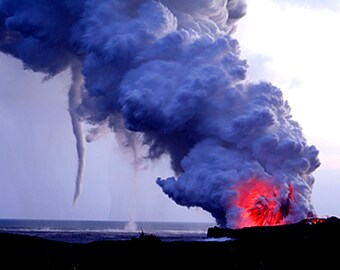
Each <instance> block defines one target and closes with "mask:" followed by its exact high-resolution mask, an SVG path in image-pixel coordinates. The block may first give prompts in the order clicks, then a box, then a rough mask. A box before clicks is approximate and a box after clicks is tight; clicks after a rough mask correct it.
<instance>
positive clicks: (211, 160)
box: [0, 0, 320, 227]
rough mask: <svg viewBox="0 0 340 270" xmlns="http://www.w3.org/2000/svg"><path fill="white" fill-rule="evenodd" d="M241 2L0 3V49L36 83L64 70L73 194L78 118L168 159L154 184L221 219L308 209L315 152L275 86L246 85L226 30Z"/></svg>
mask: <svg viewBox="0 0 340 270" xmlns="http://www.w3.org/2000/svg"><path fill="white" fill-rule="evenodd" d="M245 9H246V7H245V4H244V2H243V1H242V0H229V1H228V0H188V1H182V0H159V1H155V0H125V1H121V0H101V1H97V0H72V1H69V0H49V1H46V0H16V1H13V0H0V50H1V51H2V52H3V53H5V54H9V55H12V56H13V57H16V58H18V59H20V60H22V62H23V64H24V67H25V68H27V69H31V70H33V71H35V72H42V73H44V74H46V79H48V78H51V77H53V76H54V75H56V74H58V73H59V72H62V71H63V70H65V69H67V68H69V67H72V71H73V84H72V86H71V89H70V94H69V98H70V102H69V104H70V113H71V119H72V123H73V127H74V128H73V130H74V134H75V136H76V138H77V141H78V144H77V145H78V148H77V149H78V157H79V168H78V176H77V185H76V191H75V199H76V198H77V196H78V195H79V192H80V185H81V176H82V173H83V165H84V146H83V142H82V141H83V134H82V130H81V123H80V122H82V121H86V122H87V123H90V124H92V125H93V126H94V128H95V129H94V132H98V131H100V127H101V126H108V127H109V128H111V129H112V131H113V132H116V133H119V134H120V135H122V134H123V135H126V136H127V137H126V138H127V140H125V142H126V141H130V142H132V143H131V147H132V148H133V151H136V142H139V143H140V144H144V145H148V146H149V152H148V158H149V159H151V160H153V159H158V158H161V157H162V156H163V155H169V156H170V158H171V167H172V169H173V171H174V176H172V177H169V178H168V179H157V184H158V185H159V186H160V187H161V188H162V190H163V191H164V193H165V194H167V195H168V196H169V197H170V198H172V199H173V200H174V201H175V202H176V203H177V204H179V205H183V206H187V207H191V206H198V207H201V208H203V209H204V210H206V211H208V212H210V213H211V215H212V216H213V217H214V218H215V219H216V222H217V223H218V224H219V225H221V226H229V227H242V226H247V225H271V224H280V223H289V222H295V221H298V220H300V219H303V218H306V217H307V216H309V215H313V214H314V210H313V206H312V205H311V192H312V186H313V183H314V178H313V176H312V175H311V173H312V172H313V171H314V170H315V169H316V168H317V167H318V166H319V165H320V162H319V160H318V151H317V150H316V148H315V147H314V146H308V145H307V143H306V139H305V138H304V136H303V134H302V131H301V128H300V126H299V124H298V123H297V122H295V121H294V120H293V119H292V116H291V114H290V108H289V105H288V103H287V102H286V101H285V100H284V99H283V97H282V93H281V91H280V90H279V89H278V88H277V87H275V86H273V85H271V84H270V83H268V82H259V83H252V82H249V81H247V78H246V72H247V63H246V61H244V60H242V59H240V50H239V45H238V42H237V41H236V40H235V39H234V38H233V37H232V34H233V32H234V31H235V27H236V23H237V21H238V19H240V18H241V17H243V16H244V15H245ZM79 65H80V66H79ZM80 71H81V73H82V74H80V73H79V72H80ZM96 128H97V129H96ZM92 135H93V136H91V134H89V135H88V138H94V137H96V136H97V135H96V134H92Z"/></svg>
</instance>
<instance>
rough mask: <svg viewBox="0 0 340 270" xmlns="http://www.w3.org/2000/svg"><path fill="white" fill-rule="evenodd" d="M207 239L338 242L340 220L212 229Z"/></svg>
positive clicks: (312, 220)
mask: <svg viewBox="0 0 340 270" xmlns="http://www.w3.org/2000/svg"><path fill="white" fill-rule="evenodd" d="M207 237H211V238H221V237H229V238H233V239H238V240H258V241H263V240H275V241H277V240H291V241H296V240H325V239H330V238H336V239H338V240H340V219H339V218H337V217H329V218H309V219H304V220H301V221H300V222H297V223H293V224H286V225H277V226H255V227H244V228H241V229H229V228H220V227H212V228H209V229H208V232H207Z"/></svg>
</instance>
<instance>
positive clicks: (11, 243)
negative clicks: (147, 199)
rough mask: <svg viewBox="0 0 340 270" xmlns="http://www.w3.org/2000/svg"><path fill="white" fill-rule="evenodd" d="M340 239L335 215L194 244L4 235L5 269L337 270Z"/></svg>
mask: <svg viewBox="0 0 340 270" xmlns="http://www.w3.org/2000/svg"><path fill="white" fill-rule="evenodd" d="M223 237H229V238H232V239H234V240H226V241H225V240H224V238H223ZM339 240H340V220H339V219H338V218H336V217H331V218H328V219H324V220H323V221H320V220H319V221H318V220H314V221H313V220H303V221H301V222H299V223H296V224H290V225H283V226H272V227H253V228H243V229H239V230H230V229H221V228H216V227H215V228H210V229H209V230H208V232H207V238H206V239H203V240H202V241H194V242H187V241H183V242H180V241H179V242H163V241H160V239H158V238H157V236H154V235H143V236H142V237H140V238H134V239H131V240H128V241H97V242H92V243H88V244H70V243H64V242H56V241H50V240H46V239H43V238H39V237H31V236H25V235H15V234H0V248H1V253H0V254H1V256H0V258H1V262H2V265H1V269H73V270H75V269H129V267H139V269H140V267H149V268H148V269H164V268H166V269H169V268H170V267H173V268H176V269H184V267H185V268H187V269H190V270H191V269H195V268H199V269H202V268H206V269H213V268H217V267H218V269H220V268H221V269H228V270H229V269H338V268H339V262H340V248H339ZM144 269H145V268H144Z"/></svg>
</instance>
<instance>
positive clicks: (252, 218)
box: [237, 178, 293, 227]
mask: <svg viewBox="0 0 340 270" xmlns="http://www.w3.org/2000/svg"><path fill="white" fill-rule="evenodd" d="M237 190H238V194H239V195H238V206H239V207H240V208H241V210H242V213H241V222H240V227H251V226H268V225H279V224H282V223H283V218H284V217H285V216H287V215H288V212H289V209H290V201H291V200H292V199H293V188H292V187H289V191H288V194H287V196H286V197H285V198H282V197H279V196H278V195H277V192H276V191H275V187H274V186H273V185H272V184H271V183H270V182H269V181H264V180H263V179H257V178H252V179H250V180H248V181H247V182H246V183H243V184H242V185H240V186H239V187H237Z"/></svg>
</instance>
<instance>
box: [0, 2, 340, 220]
mask: <svg viewBox="0 0 340 270" xmlns="http://www.w3.org/2000/svg"><path fill="white" fill-rule="evenodd" d="M248 2H249V3H248V11H247V15H246V16H245V17H244V18H242V19H241V20H240V22H239V26H238V29H237V32H236V33H235V36H236V37H237V39H238V40H239V42H240V45H241V50H242V56H243V58H244V59H247V61H248V63H249V66H250V67H249V71H248V73H249V79H250V80H266V81H270V82H272V83H273V84H274V85H276V86H278V87H279V88H281V90H282V91H283V94H284V97H285V98H286V99H287V100H288V102H289V104H290V106H291V108H292V115H293V117H294V119H295V120H297V121H298V122H299V123H300V125H301V126H302V128H303V131H304V134H305V136H306V138H307V141H308V142H309V143H310V144H314V145H316V147H317V148H318V149H319V151H320V159H321V166H320V168H318V169H317V170H316V172H315V173H314V176H315V178H316V182H315V186H314V190H313V194H312V202H313V204H314V207H315V208H316V210H317V213H319V214H320V215H332V214H334V215H340V203H339V201H338V199H337V196H338V193H339V191H340V162H339V160H340V142H339V139H338V138H340V127H339V124H338V119H337V116H338V115H340V112H339V110H340V106H338V100H339V94H338V92H339V91H338V89H339V87H340V83H339V81H338V63H339V61H340V53H339V50H338V48H339V47H340V40H339V36H340V35H339V34H338V26H339V25H340V11H339V4H338V1H301V2H299V1H288V0H287V1H284V0H275V1H274V0H256V1H248ZM320 2H321V3H322V5H321V4H320ZM0 78H1V85H0V121H1V125H2V132H1V133H0V141H1V142H2V151H1V154H0V179H1V181H0V197H1V204H0V218H46V219H96V220H98V219H99V220H130V219H134V220H155V221H209V222H210V221H211V222H214V220H213V218H212V217H211V216H210V214H209V213H207V212H205V211H203V210H202V209H199V208H191V209H187V208H186V207H182V206H179V205H176V204H175V203H174V202H173V201H172V200H169V198H168V197H167V196H166V195H165V194H164V193H163V192H162V191H161V189H160V188H159V186H157V185H156V183H155V180H156V178H157V177H167V176H169V175H172V172H171V170H170V168H169V165H168V161H167V160H161V161H159V162H157V163H148V164H147V167H146V168H143V169H141V170H140V171H139V172H137V173H136V172H135V171H134V169H133V166H132V165H131V159H130V157H129V153H125V152H124V151H123V152H122V151H121V149H120V148H119V145H118V144H117V143H116V141H115V136H114V134H112V133H107V134H106V135H104V136H103V137H102V138H101V139H99V140H96V141H94V142H92V143H89V144H87V151H86V170H85V177H84V184H83V190H82V193H81V196H80V198H79V201H78V203H77V204H76V205H75V206H72V199H73V192H74V179H75V173H76V167H77V156H76V149H75V141H74V137H73V134H72V127H71V124H70V116H69V114H68V101H67V92H68V88H69V86H70V83H71V79H70V74H69V73H68V72H64V73H61V74H59V75H57V76H56V77H55V78H53V79H51V80H48V81H45V82H42V78H43V76H42V75H41V74H38V73H33V72H31V71H28V70H24V69H23V68H22V65H21V63H20V62H19V61H18V60H15V59H13V58H10V57H7V56H5V55H3V54H1V55H0Z"/></svg>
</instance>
